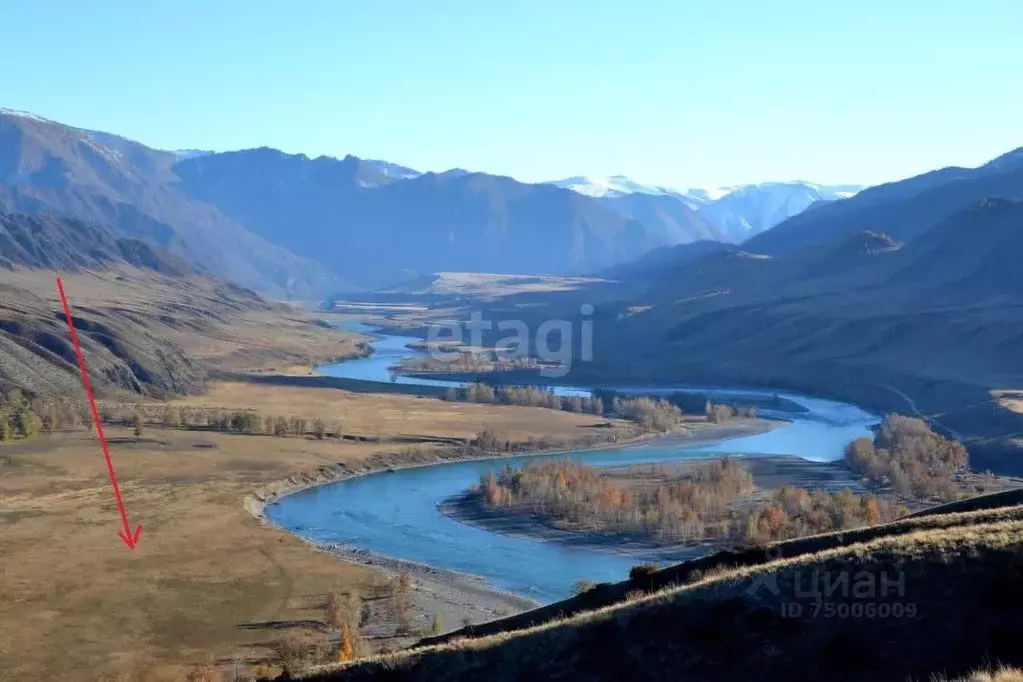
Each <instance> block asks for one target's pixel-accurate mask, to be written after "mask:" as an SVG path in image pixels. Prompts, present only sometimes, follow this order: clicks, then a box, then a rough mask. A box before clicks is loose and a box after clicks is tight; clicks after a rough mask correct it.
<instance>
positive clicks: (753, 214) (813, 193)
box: [546, 175, 862, 242]
mask: <svg viewBox="0 0 1023 682" xmlns="http://www.w3.org/2000/svg"><path fill="white" fill-rule="evenodd" d="M546 184H551V185H555V186H557V187H562V188H564V189H569V190H572V191H573V192H578V193H579V194H585V195H586V196H591V197H597V198H602V199H608V200H612V199H621V198H623V197H626V196H628V197H630V212H631V213H633V214H634V215H636V214H642V215H644V218H646V219H650V218H649V214H653V213H659V214H663V208H664V204H663V202H664V200H665V199H673V200H675V201H678V202H680V203H682V204H684V205H685V206H687V207H688V208H690V209H692V210H693V211H696V212H697V213H698V214H699V216H700V217H701V218H702V219H703V220H704V221H705V222H706V223H707V224H708V225H709V227H710V229H712V230H713V232H714V234H712V235H710V236H709V237H710V238H713V239H718V240H720V241H727V242H742V241H745V240H746V239H749V238H750V237H753V236H755V235H757V234H760V233H761V232H763V231H765V230H768V229H770V228H772V227H774V226H775V225H777V224H778V223H780V222H782V221H783V220H785V219H787V218H791V217H792V216H794V215H796V214H798V213H802V212H803V211H805V210H806V209H807V208H809V207H810V206H811V205H812V204H814V203H815V202H818V201H836V200H838V199H846V198H848V197H851V196H853V195H854V194H856V193H857V192H859V191H860V189H862V188H861V187H860V186H859V185H818V184H816V183H812V182H803V181H796V182H765V183H761V184H756V185H736V186H732V187H712V188H698V187H690V188H685V189H671V188H668V187H660V186H653V185H644V184H642V183H638V182H635V181H633V180H630V179H629V178H627V177H625V176H624V175H612V176H610V177H606V178H591V177H587V176H576V177H572V178H565V179H564V180H558V181H555V182H550V183H546ZM642 195H647V196H649V197H658V198H659V199H658V204H659V205H660V207H659V208H658V209H657V210H656V211H643V210H637V207H636V204H637V203H641V202H643V201H644V199H643V196H642ZM611 203H612V204H619V205H621V204H620V202H611Z"/></svg>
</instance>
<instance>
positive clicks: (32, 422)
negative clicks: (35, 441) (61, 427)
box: [18, 407, 39, 438]
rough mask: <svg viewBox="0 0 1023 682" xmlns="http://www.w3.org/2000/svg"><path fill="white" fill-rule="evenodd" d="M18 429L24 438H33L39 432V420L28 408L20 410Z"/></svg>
mask: <svg viewBox="0 0 1023 682" xmlns="http://www.w3.org/2000/svg"><path fill="white" fill-rule="evenodd" d="M18 428H19V430H20V431H21V436H22V438H31V437H32V436H34V435H36V433H38V432H39V419H38V418H37V417H36V415H35V413H34V412H33V411H32V410H30V409H28V408H27V407H21V408H19V409H18Z"/></svg>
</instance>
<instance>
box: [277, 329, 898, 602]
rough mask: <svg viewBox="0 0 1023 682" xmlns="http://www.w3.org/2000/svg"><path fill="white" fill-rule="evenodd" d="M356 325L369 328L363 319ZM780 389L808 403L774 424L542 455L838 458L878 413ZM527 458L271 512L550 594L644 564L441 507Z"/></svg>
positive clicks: (425, 475)
mask: <svg viewBox="0 0 1023 682" xmlns="http://www.w3.org/2000/svg"><path fill="white" fill-rule="evenodd" d="M349 328H350V329H352V330H354V331H361V332H366V331H370V330H369V328H365V327H361V326H354V327H352V326H350V327H349ZM417 341H419V339H416V338H413V337H403V336H394V335H383V336H378V337H377V340H375V341H374V343H373V347H374V350H375V352H374V354H373V355H371V356H369V357H367V358H361V359H357V360H351V361H348V362H343V363H336V364H331V365H324V366H322V367H319V368H318V371H319V372H320V373H321V374H325V375H329V376H340V377H345V378H349V379H363V380H369V381H390V380H391V377H390V372H389V371H388V370H389V368H390V367H391V366H393V365H395V364H397V363H398V362H399V361H400V359H401V358H403V357H416V356H417V355H422V353H421V352H419V351H413V350H411V349H408V348H406V345H407V344H409V343H413V342H417ZM396 382H397V383H403V384H404V383H419V384H427V383H428V384H429V385H434V386H438V385H439V386H448V385H457V384H453V383H452V382H444V381H433V380H421V379H418V378H416V377H401V376H399V377H397V378H396ZM556 390H557V392H558V393H561V394H575V393H586V394H588V391H587V390H584V389H581V388H573V387H559V388H557V389H556ZM663 390H665V389H663V388H662V389H658V391H663ZM671 390H678V389H674V388H673V389H671ZM684 390H700V391H701V392H706V390H705V389H694V388H691V387H689V388H685V389H684ZM629 391H630V392H641V391H642V389H637V388H630V389H629ZM642 392H645V391H642ZM714 392H715V393H720V394H723V395H729V394H731V395H734V394H746V395H752V394H760V395H771V393H766V392H764V393H761V392H756V391H734V390H716V391H714ZM777 395H781V396H782V397H785V398H788V399H789V400H791V401H793V402H795V403H797V404H798V405H800V406H801V407H802V408H804V409H805V410H806V412H805V413H799V414H791V413H789V414H787V415H785V416H786V418H787V419H789V420H790V423H789V424H787V425H786V426H784V427H781V428H777V429H775V430H773V431H770V432H767V433H762V434H757V435H753V436H748V437H744V438H736V439H733V440H728V441H724V442H721V443H717V444H712V445H707V444H703V445H684V444H681V443H678V442H672V440H671V439H670V438H664V439H659V440H655V441H648V442H645V443H642V444H638V445H630V446H624V447H619V448H611V449H606V450H592V451H580V452H572V453H567V454H564V453H562V454H558V455H537V456H535V457H548V458H550V457H569V458H571V459H573V460H576V461H579V462H585V463H588V464H592V465H595V466H605V465H612V464H632V463H635V464H640V463H653V462H668V461H676V460H682V459H695V458H706V457H717V456H721V455H723V454H730V455H736V456H757V455H772V454H794V455H798V456H801V457H804V458H806V459H811V460H815V461H830V460H834V459H837V458H839V457H841V455H842V450H843V448H844V447H845V445H846V443H848V442H849V441H850V440H852V439H854V438H857V437H860V436H866V435H870V431H869V428H870V426H872V425H873V424H875V423H876V422H877V420H878V419H877V417H876V416H875V415H872V414H869V413H867V412H864V411H863V410H861V409H859V408H858V407H855V406H853V405H848V404H844V403H838V402H834V401H829V400H822V399H819V398H810V397H806V396H800V395H794V394H790V393H777ZM773 416H781V415H773ZM526 460H527V458H526V457H515V458H502V459H500V460H489V461H476V462H452V463H447V464H441V465H436V466H428V467H419V468H411V469H399V470H397V471H394V472H390V473H378V474H371V475H367V476H362V477H359V478H354V479H351V480H347V481H340V482H337V483H331V484H326V485H322V486H318V487H315V488H310V489H308V490H304V491H301V492H298V493H295V494H293V495H289V496H287V497H284V498H283V499H281V500H279V501H278V502H277V503H275V504H272V505H270V506H269V507H268V508H267V509H266V515H267V517H268V518H269V519H270V520H271V521H273V522H274V523H275V524H277V525H279V526H281V527H282V528H285V529H287V530H290V531H292V532H294V533H296V534H297V535H300V536H302V537H305V538H307V539H309V540H312V541H314V542H316V543H321V544H331V543H337V544H341V545H346V546H353V547H357V548H360V549H365V550H369V551H371V552H373V553H376V554H381V555H385V556H390V557H395V558H399V559H406V560H409V561H416V562H421V563H425V564H429V565H431V566H436V567H438V568H446V569H452V570H457V571H462V572H465V573H471V574H474V575H478V576H482V577H483V578H485V579H486V580H487V581H488V582H489V583H490V584H492V585H494V586H496V587H498V588H501V589H504V590H508V591H510V592H514V593H516V594H519V595H522V596H525V597H529V598H532V599H535V600H537V601H540V602H543V603H548V602H551V601H556V600H559V599H563V598H565V597H567V596H569V595H570V594H571V590H572V584H573V583H574V582H575V581H576V580H578V579H580V578H587V579H590V580H593V581H595V582H612V581H618V580H622V579H624V578H625V577H626V576H627V575H628V571H629V568H630V567H632V566H633V565H635V564H636V563H640V562H641V561H642V560H643V558H642V557H637V556H621V555H616V554H614V553H612V552H611V551H606V552H604V551H597V550H593V549H578V548H572V547H566V546H564V545H562V544H556V543H553V542H544V541H540V540H533V539H527V538H519V537H510V536H506V535H501V534H497V533H493V532H491V531H487V530H483V529H481V528H475V527H472V526H468V525H465V524H462V523H459V522H457V521H454V520H452V519H450V518H448V517H447V516H445V515H443V514H441V513H440V512H438V510H437V505H438V504H439V503H440V502H441V501H442V500H445V499H447V498H449V497H451V496H453V495H456V494H458V493H460V492H462V491H464V490H465V489H466V488H468V487H469V486H471V485H473V484H474V483H476V482H477V481H478V480H479V477H480V475H481V474H484V473H486V472H488V471H491V470H494V469H497V468H500V467H504V466H506V465H509V464H510V465H513V466H514V465H518V464H521V463H522V462H524V461H526Z"/></svg>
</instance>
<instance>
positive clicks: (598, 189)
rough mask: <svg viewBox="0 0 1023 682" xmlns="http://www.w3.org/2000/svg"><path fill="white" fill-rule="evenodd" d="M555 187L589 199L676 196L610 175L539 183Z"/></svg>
mask: <svg viewBox="0 0 1023 682" xmlns="http://www.w3.org/2000/svg"><path fill="white" fill-rule="evenodd" d="M541 184H545V185H555V186H557V187H561V188H563V189H570V190H572V191H573V192H576V193H578V194H585V195H586V196H589V197H615V196H621V195H623V194H650V195H654V196H659V195H665V194H677V192H675V191H674V190H671V189H668V188H666V187H655V186H653V185H644V184H641V183H638V182H636V181H634V180H630V179H629V178H627V177H625V176H624V175H610V176H608V177H604V178H595V177H588V176H584V175H577V176H574V177H571V178H565V179H564V180H554V181H552V182H545V183H541Z"/></svg>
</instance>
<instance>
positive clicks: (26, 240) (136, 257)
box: [0, 214, 356, 396]
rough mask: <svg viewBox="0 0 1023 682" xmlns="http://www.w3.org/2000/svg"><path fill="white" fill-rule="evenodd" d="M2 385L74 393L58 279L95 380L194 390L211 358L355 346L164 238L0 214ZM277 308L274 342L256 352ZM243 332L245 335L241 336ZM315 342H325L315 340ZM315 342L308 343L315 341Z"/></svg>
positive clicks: (222, 362) (296, 355) (153, 391)
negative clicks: (198, 263) (207, 270)
mask: <svg viewBox="0 0 1023 682" xmlns="http://www.w3.org/2000/svg"><path fill="white" fill-rule="evenodd" d="M0 265H2V268H0V292H2V296H0V392H6V391H7V390H9V389H11V388H14V387H18V388H21V389H23V390H27V391H29V392H30V393H32V394H40V395H64V396H71V395H79V394H80V393H81V390H82V386H81V377H80V375H79V373H78V367H77V361H76V358H75V353H74V349H73V347H72V346H71V342H70V338H69V336H68V331H67V326H66V322H65V319H64V314H63V312H62V308H61V304H60V301H59V298H58V296H57V291H56V285H55V278H56V276H57V275H58V274H60V275H61V276H62V277H63V279H64V282H65V286H66V289H67V293H68V296H69V297H70V299H71V305H72V309H73V311H74V315H75V317H74V319H75V325H76V328H77V330H78V333H79V338H80V340H81V342H82V345H83V350H84V352H85V354H86V356H87V357H88V358H89V369H90V374H91V375H92V377H93V379H92V380H93V383H94V384H95V386H96V387H97V389H98V390H100V391H101V392H108V391H113V392H117V391H128V392H131V393H134V394H141V395H150V396H162V395H167V394H181V393H188V392H193V391H195V390H198V389H199V388H201V387H202V385H203V384H204V382H205V381H206V380H207V378H208V377H209V376H210V372H211V370H214V369H238V368H241V367H246V366H253V365H255V366H258V365H260V364H261V363H265V362H266V361H268V360H271V359H272V358H276V359H278V360H283V361H287V360H288V359H289V358H290V359H291V361H296V360H301V359H303V355H304V353H303V350H302V349H301V348H294V349H293V350H292V351H291V352H290V353H289V352H288V347H289V345H291V346H292V347H293V346H294V345H295V344H296V343H299V342H298V341H297V340H296V338H295V336H296V335H297V336H299V337H300V338H302V337H304V338H305V339H307V340H306V341H302V342H301V344H304V343H308V344H309V346H317V345H319V347H320V350H319V354H320V355H321V356H322V357H331V356H335V355H344V354H347V353H352V352H356V351H355V348H354V347H353V346H348V345H346V344H345V342H344V339H343V335H335V337H336V338H335V340H334V341H333V342H331V341H329V340H327V338H326V337H327V336H329V334H328V332H327V330H324V329H322V328H319V327H316V326H315V324H314V322H313V321H312V320H311V319H307V318H304V317H303V316H302V315H300V314H298V313H297V311H290V309H287V308H285V307H284V306H280V305H276V304H270V303H267V302H266V301H264V300H263V299H262V298H260V297H259V296H257V295H256V294H254V293H252V292H251V291H248V290H246V289H243V288H241V287H239V286H236V285H234V284H230V283H228V282H224V281H223V280H220V279H217V278H214V277H211V276H209V275H206V274H203V273H200V272H198V271H196V270H195V269H194V268H192V267H191V266H189V265H188V264H187V263H185V262H184V261H183V260H182V259H180V258H178V257H176V256H174V255H172V254H171V253H169V252H168V251H166V250H165V249H163V248H161V247H157V246H153V245H152V244H151V243H149V242H147V241H143V240H138V239H131V238H125V237H118V236H116V235H115V234H114V233H113V232H112V231H111V230H109V229H107V228H104V227H101V226H98V225H93V224H90V223H86V222H83V221H79V220H72V219H61V218H56V217H53V216H47V215H41V216H31V215H23V214H12V215H4V214H0ZM271 317H272V318H274V319H276V321H277V324H278V325H279V332H280V334H281V336H282V338H288V339H289V340H288V341H285V342H283V343H281V344H279V345H280V346H281V349H280V350H279V351H275V352H274V353H270V354H266V355H265V356H264V355H263V351H262V350H261V349H262V348H263V347H264V346H265V340H263V339H261V338H259V337H262V336H263V335H264V330H265V323H266V320H267V319H268V318H271ZM245 339H250V340H251V341H252V343H250V344H239V342H240V341H242V340H245ZM324 347H326V348H329V350H324ZM314 354H315V352H314Z"/></svg>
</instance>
